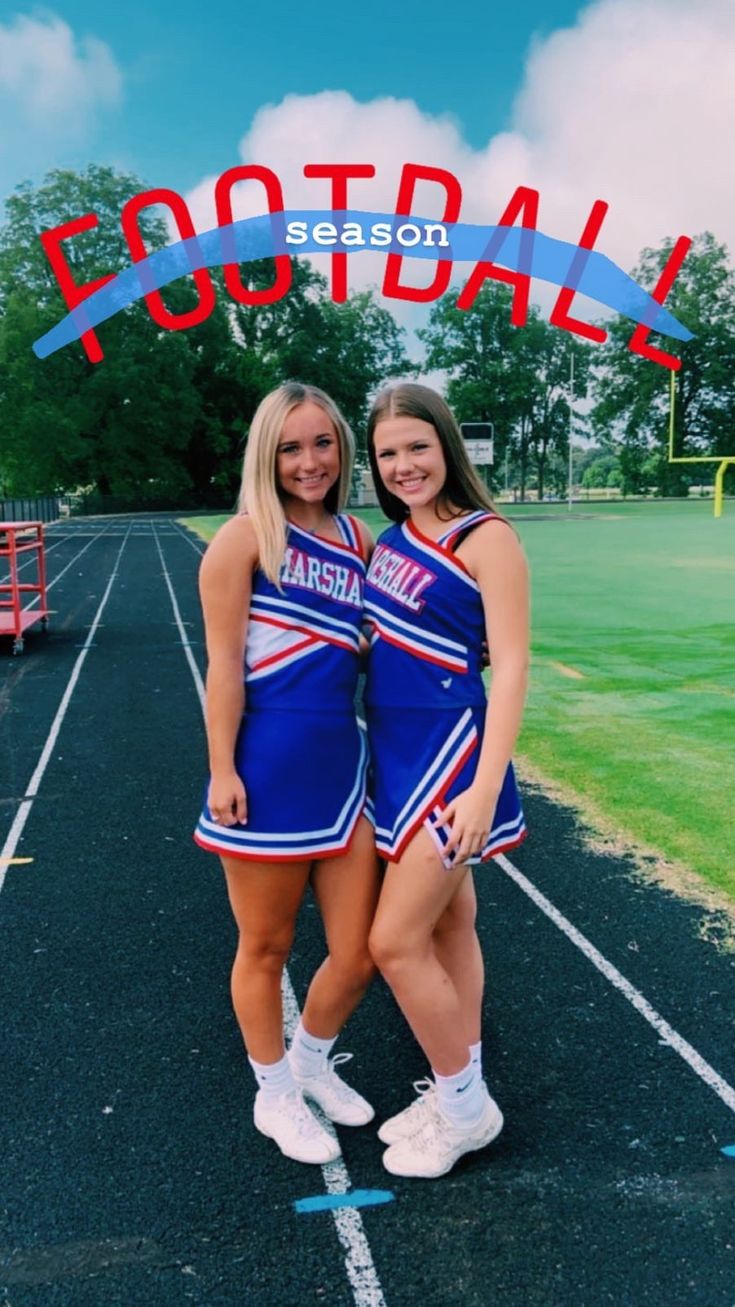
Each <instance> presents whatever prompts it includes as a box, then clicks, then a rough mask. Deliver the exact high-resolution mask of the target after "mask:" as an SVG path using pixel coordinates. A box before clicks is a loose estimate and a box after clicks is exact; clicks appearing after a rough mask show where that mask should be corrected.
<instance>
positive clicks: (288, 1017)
mask: <svg viewBox="0 0 735 1307" xmlns="http://www.w3.org/2000/svg"><path fill="white" fill-rule="evenodd" d="M154 534H155V533H154ZM156 548H157V549H158V556H159V558H160V560H161V567H162V569H163V575H164V579H165V581H166V586H167V588H168V593H169V596H170V598H171V606H172V608H173V612H174V621H175V622H176V626H177V627H178V631H179V638H180V641H181V644H182V645H183V646H184V653H185V654H186V659H187V662H188V663H189V667H190V669H191V673H192V676H193V678H194V684H195V686H196V691H197V694H198V696H199V705H200V707H201V709H202V713H204V682H203V681H202V677H201V674H200V672H199V668H198V667H197V665H196V663H195V661H194V657H193V654H192V652H191V646H190V645H189V639H188V636H187V634H186V631H185V629H184V624H183V622H182V620H181V613H180V611H179V605H178V603H177V602H176V595H175V594H174V588H173V586H172V584H171V578H170V576H169V574H168V569H167V567H166V563H165V560H164V557H163V552H162V550H161V545H160V542H159V540H158V536H157V535H156ZM282 991H283V1019H284V1027H285V1032H286V1036H287V1038H289V1039H290V1038H292V1037H293V1034H294V1031H295V1029H296V1026H297V1024H298V1020H299V1016H300V1012H299V1005H298V1003H297V1001H296V995H295V994H294V991H293V985H292V984H291V978H290V976H289V974H288V971H287V970H286V968H285V967H284V970H283V982H282ZM321 1121H322V1124H323V1125H324V1127H325V1129H327V1130H329V1132H330V1134H332V1135H333V1136H335V1137H336V1134H335V1130H334V1126H333V1125H332V1123H331V1121H327V1120H326V1118H325V1117H323V1116H322V1117H321ZM320 1169H321V1173H322V1176H323V1177H324V1184H325V1186H326V1189H327V1193H330V1194H346V1193H349V1192H350V1190H351V1189H352V1181H351V1180H350V1175H349V1171H348V1170H347V1167H346V1166H345V1164H344V1162H343V1160H342V1158H337V1160H336V1161H335V1162H327V1163H325V1165H324V1166H322V1167H321V1168H320ZM330 1216H331V1217H332V1218H333V1220H334V1224H335V1226H336V1229H337V1237H338V1239H339V1241H340V1243H341V1244H342V1247H343V1249H344V1251H345V1254H346V1256H345V1270H346V1272H347V1278H348V1280H349V1282H350V1285H351V1287H352V1296H353V1298H354V1300H355V1307H386V1302H385V1297H384V1296H383V1289H382V1287H381V1284H380V1280H379V1279H378V1273H377V1271H376V1269H375V1263H374V1262H373V1258H372V1253H371V1251H370V1245H369V1243H368V1240H367V1235H366V1234H365V1227H364V1225H363V1222H362V1217H361V1215H360V1213H359V1211H358V1210H357V1208H355V1207H342V1208H337V1209H336V1210H334V1211H332V1212H330Z"/></svg>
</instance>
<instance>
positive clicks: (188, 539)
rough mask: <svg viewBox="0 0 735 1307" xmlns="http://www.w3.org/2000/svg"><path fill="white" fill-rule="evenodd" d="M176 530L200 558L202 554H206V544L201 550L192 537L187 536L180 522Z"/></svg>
mask: <svg viewBox="0 0 735 1307" xmlns="http://www.w3.org/2000/svg"><path fill="white" fill-rule="evenodd" d="M176 530H177V531H178V533H179V535H180V536H183V537H184V539H185V541H186V543H187V545H191V547H192V549H193V550H194V553H195V554H198V555H199V557H200V558H201V556H202V554H203V553H204V550H205V549H206V548H207V546H206V544H204V545H203V547H202V548H201V549H200V548H199V545H198V544H197V543H196V541H194V540H192V538H191V536H190V535H187V533H186V531H185V530H184V528H183V527H182V526H179V524H178V522H177V523H176Z"/></svg>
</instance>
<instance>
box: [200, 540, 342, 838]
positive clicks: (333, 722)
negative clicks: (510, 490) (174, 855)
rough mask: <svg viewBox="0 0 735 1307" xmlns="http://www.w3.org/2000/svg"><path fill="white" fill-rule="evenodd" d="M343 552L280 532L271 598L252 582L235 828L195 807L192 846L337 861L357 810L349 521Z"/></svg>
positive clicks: (260, 579) (262, 584) (268, 585)
mask: <svg viewBox="0 0 735 1307" xmlns="http://www.w3.org/2000/svg"><path fill="white" fill-rule="evenodd" d="M335 522H336V524H337V527H338V530H339V533H340V536H341V537H342V543H339V544H338V543H337V542H336V541H333V540H328V539H327V538H326V537H325V536H319V535H315V534H314V533H313V532H310V531H304V530H302V529H301V527H298V526H295V525H294V524H293V523H289V524H288V531H287V539H286V552H285V555H284V561H283V565H282V567H281V572H280V582H281V590H280V591H279V589H278V587H277V586H276V585H274V584H273V582H272V581H269V580H268V578H267V577H266V576H265V574H264V573H263V572H262V571H260V570H259V569H258V570H257V571H256V572H255V574H254V576H253V592H252V598H251V602H250V612H249V617H248V630H247V640H246V649H245V714H244V716H243V720H242V724H241V726H240V730H239V733H238V736H237V742H236V745H235V769H236V771H237V773H238V775H239V776H240V778H241V779H242V781H243V784H244V786H245V792H246V795H247V804H248V816H247V823H246V824H245V825H239V824H238V825H235V826H220V825H218V824H217V823H216V822H215V821H213V820H212V817H211V815H210V812H209V809H208V807H207V805H206V803H205V806H204V810H203V812H202V815H201V817H200V818H199V823H198V825H197V828H196V832H195V834H194V839H195V840H196V842H197V843H198V844H200V845H201V846H202V847H203V848H205V849H211V850H212V851H213V852H215V853H220V854H224V855H226V856H229V857H236V858H238V857H239V858H249V859H251V860H257V861H273V862H287V861H292V860H297V859H298V860H300V861H301V860H304V859H310V858H324V857H329V856H336V855H337V854H339V853H344V852H345V850H346V849H347V847H348V845H349V843H350V840H351V838H352V835H353V832H354V830H355V827H356V825H357V822H358V820H359V818H360V816H361V814H362V813H363V811H364V810H365V807H366V797H365V790H366V772H367V745H366V742H365V739H364V735H363V734H362V733H361V732H360V730H359V728H358V724H357V718H356V714H355V702H354V701H355V691H356V686H357V676H358V669H359V652H360V650H359V638H360V628H361V623H362V605H363V588H364V581H365V571H366V563H365V560H364V558H363V557H362V553H361V549H360V537H359V535H358V533H357V529H356V526H355V524H354V521H353V519H352V518H349V517H347V516H346V515H340V516H338V517H336V518H335Z"/></svg>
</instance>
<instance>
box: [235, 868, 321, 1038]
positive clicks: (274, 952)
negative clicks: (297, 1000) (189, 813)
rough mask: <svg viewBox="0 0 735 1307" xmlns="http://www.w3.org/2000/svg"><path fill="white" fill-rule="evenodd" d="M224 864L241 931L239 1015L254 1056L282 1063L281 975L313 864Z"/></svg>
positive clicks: (237, 968)
mask: <svg viewBox="0 0 735 1307" xmlns="http://www.w3.org/2000/svg"><path fill="white" fill-rule="evenodd" d="M221 861H222V866H223V867H224V871H225V877H226V880H227V892H228V894H229V897H230V905H231V907H232V911H233V914H234V917H235V921H236V922H237V926H238V929H239V932H240V938H239V943H238V946H237V953H236V954H235V961H234V963H233V967H232V980H231V990H232V1005H233V1007H234V1009H235V1016H236V1017H237V1021H238V1024H239V1026H240V1030H241V1032H242V1037H243V1040H244V1041H245V1047H246V1049H247V1051H248V1053H249V1055H250V1057H251V1058H253V1059H254V1060H255V1061H256V1062H264V1063H272V1062H278V1061H279V1060H280V1058H282V1057H283V1055H284V1043H283V1006H282V1002H281V975H282V973H283V968H284V966H285V963H286V960H287V958H288V955H289V953H290V951H291V944H292V941H293V934H294V926H295V923H296V916H297V913H298V910H299V905H300V903H301V900H302V898H303V895H304V890H305V888H306V882H307V880H308V876H309V869H310V866H311V864H310V863H309V862H285V863H284V862H250V861H245V860H243V859H241V858H222V860H221Z"/></svg>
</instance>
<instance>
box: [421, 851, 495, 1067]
mask: <svg viewBox="0 0 735 1307" xmlns="http://www.w3.org/2000/svg"><path fill="white" fill-rule="evenodd" d="M476 918H477V897H476V895H475V885H474V880H473V877H472V872H471V871H470V872H469V873H468V875H467V876H465V878H464V880H463V881H462V883H461V885H460V887H459V889H458V890H457V893H456V894H455V895H454V898H453V899H452V900H451V902H450V903H449V905H448V906H447V907H446V908H445V909H444V912H443V913H442V915H441V917H440V918H439V920H438V922H437V924H436V929H435V931H434V951H435V953H436V956H437V958H438V960H439V962H440V963H441V965H442V966H443V968H444V970H445V971H446V973H447V975H448V976H449V977H450V978H451V980H452V982H453V984H454V988H455V989H456V991H457V996H458V998H459V1003H460V1007H461V1008H462V1012H463V1013H464V1018H465V1028H466V1031H467V1042H468V1044H476V1043H478V1041H479V1040H480V1039H481V1038H482V995H483V991H484V987H485V966H484V963H483V959H482V950H481V948H480V941H479V939H478V938H477V931H476V930H475V920H476Z"/></svg>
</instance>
